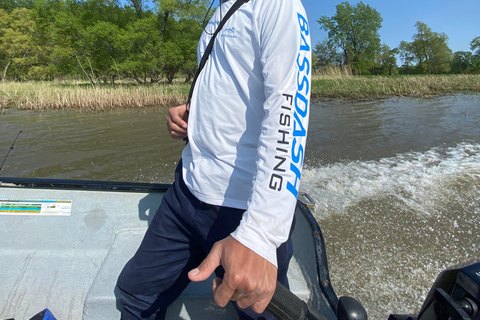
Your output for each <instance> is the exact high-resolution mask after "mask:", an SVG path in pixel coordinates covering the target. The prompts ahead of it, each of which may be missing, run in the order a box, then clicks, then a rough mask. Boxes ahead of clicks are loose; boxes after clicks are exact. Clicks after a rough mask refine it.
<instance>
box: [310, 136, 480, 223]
mask: <svg viewBox="0 0 480 320" xmlns="http://www.w3.org/2000/svg"><path fill="white" fill-rule="evenodd" d="M479 180H480V144H472V143H466V142H465V143H461V144H458V145H457V146H456V147H450V148H441V147H436V148H433V149H431V150H429V151H427V152H423V153H420V152H410V153H404V154H399V155H397V156H396V157H391V158H384V159H380V160H377V161H353V162H349V163H335V164H332V165H328V166H324V167H320V168H305V170H304V173H303V175H302V190H303V191H306V192H308V193H309V194H310V195H311V196H313V197H314V198H315V199H316V201H317V207H316V209H315V212H316V214H317V217H318V218H322V216H325V215H327V214H328V213H344V212H345V210H346V208H348V207H349V206H354V205H355V204H357V203H359V202H360V201H362V200H365V199H372V198H378V197H385V196H387V197H391V198H395V199H397V200H398V201H397V202H398V205H399V206H401V207H402V208H411V209H414V210H417V211H418V212H421V213H425V214H428V215H431V214H435V212H436V211H437V209H438V206H439V203H438V201H439V200H441V199H442V198H444V197H445V190H446V189H447V190H450V191H451V192H455V193H461V192H462V183H468V182H469V181H470V183H474V182H478V181H479ZM462 181H463V182H462ZM458 188H459V189H458ZM457 189H458V190H457ZM474 189H475V190H473V192H478V189H477V188H474Z"/></svg>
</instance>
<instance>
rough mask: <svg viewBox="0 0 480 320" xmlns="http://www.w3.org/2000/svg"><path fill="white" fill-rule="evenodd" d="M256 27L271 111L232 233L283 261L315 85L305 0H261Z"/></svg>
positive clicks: (266, 104)
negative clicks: (246, 197) (279, 251)
mask: <svg viewBox="0 0 480 320" xmlns="http://www.w3.org/2000/svg"><path fill="white" fill-rule="evenodd" d="M255 3H256V4H255V7H254V30H255V32H256V37H257V40H258V42H259V44H260V46H259V47H260V50H261V52H260V53H259V56H260V59H261V63H262V66H263V77H264V82H263V83H264V93H265V98H266V99H265V102H264V105H263V108H264V112H265V116H264V118H263V121H262V124H261V134H260V138H259V143H258V146H257V161H256V166H257V168H256V175H255V178H254V184H253V189H252V193H251V195H250V198H249V201H248V208H247V210H246V212H245V214H244V215H243V219H242V221H241V222H240V225H239V226H238V228H237V229H236V230H235V231H234V232H233V233H232V236H233V237H234V238H235V239H237V240H238V241H239V242H241V243H242V244H243V245H245V246H246V247H248V248H250V249H252V250H253V251H255V252H256V253H258V254H259V255H260V256H262V257H263V258H265V259H266V260H268V261H269V262H271V263H272V264H274V265H275V266H276V265H277V258H276V248H278V247H279V246H280V245H281V244H282V243H283V242H285V241H286V240H287V239H288V235H289V232H290V228H291V224H292V219H293V215H294V211H295V206H296V199H297V193H298V190H299V185H300V178H301V172H302V165H303V158H304V154H305V143H306V138H307V129H308V117H309V109H310V88H311V71H312V69H311V44H310V31H309V27H308V22H307V17H306V14H305V11H304V9H303V6H302V5H301V3H300V1H299V0H298V1H296V0H277V1H255Z"/></svg>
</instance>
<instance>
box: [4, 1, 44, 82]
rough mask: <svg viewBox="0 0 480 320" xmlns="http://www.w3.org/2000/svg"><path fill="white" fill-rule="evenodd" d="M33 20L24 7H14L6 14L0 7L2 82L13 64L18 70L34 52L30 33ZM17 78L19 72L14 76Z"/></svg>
mask: <svg viewBox="0 0 480 320" xmlns="http://www.w3.org/2000/svg"><path fill="white" fill-rule="evenodd" d="M32 32H33V21H32V19H30V15H29V10H28V9H26V8H21V9H14V10H13V11H12V13H10V14H8V13H7V12H6V11H5V10H3V9H0V63H1V65H2V67H3V73H2V82H4V81H5V80H6V78H7V73H8V71H9V69H10V68H11V67H12V66H13V67H14V68H15V69H17V70H19V69H20V68H21V67H22V65H26V64H28V63H29V62H28V59H29V57H30V56H31V55H32V54H33V53H34V52H35V48H34V44H33V43H32V41H31V38H30V35H31V33H32ZM16 78H17V79H19V74H17V76H16Z"/></svg>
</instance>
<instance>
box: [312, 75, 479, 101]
mask: <svg viewBox="0 0 480 320" xmlns="http://www.w3.org/2000/svg"><path fill="white" fill-rule="evenodd" d="M456 93H480V75H414V76H413V75H412V76H410V75H409V76H407V75H405V76H400V75H398V76H352V75H348V74H347V75H345V74H339V75H332V74H327V75H322V74H319V75H315V76H314V77H313V81H312V96H313V98H314V99H378V98H385V97H392V96H405V97H419V98H427V97H432V96H435V95H443V94H456Z"/></svg>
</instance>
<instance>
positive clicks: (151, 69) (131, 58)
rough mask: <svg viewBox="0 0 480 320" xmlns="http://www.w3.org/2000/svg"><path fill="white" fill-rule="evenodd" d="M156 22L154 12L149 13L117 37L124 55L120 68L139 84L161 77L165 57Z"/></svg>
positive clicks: (154, 80)
mask: <svg viewBox="0 0 480 320" xmlns="http://www.w3.org/2000/svg"><path fill="white" fill-rule="evenodd" d="M158 22H159V21H158V19H157V17H156V16H155V15H154V14H149V15H148V16H146V17H145V18H143V19H139V20H137V21H135V22H134V23H133V24H132V25H130V26H129V27H128V28H127V29H126V30H124V31H123V32H122V33H121V35H120V36H119V37H118V39H117V41H118V44H117V47H119V48H120V50H121V51H122V55H123V56H124V59H123V61H122V62H121V63H120V64H119V68H120V70H121V71H122V72H123V73H124V74H125V75H127V76H128V77H130V78H133V79H135V80H136V81H137V82H138V83H141V84H146V83H147V82H148V81H150V83H155V82H158V81H159V80H161V78H162V72H163V68H164V63H165V62H164V60H165V57H164V54H163V46H162V39H161V35H160V28H159V23H158Z"/></svg>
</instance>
